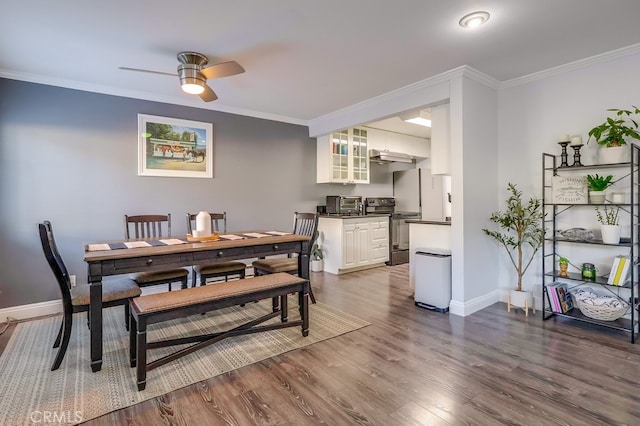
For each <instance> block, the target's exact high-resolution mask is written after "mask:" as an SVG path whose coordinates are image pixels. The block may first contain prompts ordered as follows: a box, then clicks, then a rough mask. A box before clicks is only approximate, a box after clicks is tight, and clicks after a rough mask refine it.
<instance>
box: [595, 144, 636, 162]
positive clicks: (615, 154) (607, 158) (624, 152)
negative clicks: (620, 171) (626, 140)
mask: <svg viewBox="0 0 640 426" xmlns="http://www.w3.org/2000/svg"><path fill="white" fill-rule="evenodd" d="M630 158H631V148H629V145H622V146H612V147H610V148H607V147H604V146H601V147H600V149H599V151H598V160H599V161H600V164H615V163H626V162H628V161H629V160H630Z"/></svg>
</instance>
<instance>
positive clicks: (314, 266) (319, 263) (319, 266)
mask: <svg viewBox="0 0 640 426" xmlns="http://www.w3.org/2000/svg"><path fill="white" fill-rule="evenodd" d="M309 268H310V269H311V271H312V272H322V270H323V269H324V261H323V260H322V259H318V260H311V263H310V266H309Z"/></svg>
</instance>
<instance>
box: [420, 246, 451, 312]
mask: <svg viewBox="0 0 640 426" xmlns="http://www.w3.org/2000/svg"><path fill="white" fill-rule="evenodd" d="M414 259H415V263H416V265H415V275H416V276H415V283H416V288H415V296H414V300H415V304H416V306H419V307H421V308H426V309H431V310H434V311H436V312H442V313H444V312H448V311H449V303H451V250H443V249H437V248H428V247H426V248H425V247H423V248H417V249H416V253H415V256H414Z"/></svg>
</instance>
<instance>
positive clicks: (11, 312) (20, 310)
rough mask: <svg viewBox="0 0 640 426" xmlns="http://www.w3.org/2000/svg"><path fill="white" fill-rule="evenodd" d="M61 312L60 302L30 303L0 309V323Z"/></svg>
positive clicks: (159, 289) (157, 289) (161, 288)
mask: <svg viewBox="0 0 640 426" xmlns="http://www.w3.org/2000/svg"><path fill="white" fill-rule="evenodd" d="M173 286H174V288H176V287H180V285H179V284H175V283H174V284H173ZM165 291H167V285H166V284H161V285H154V286H149V287H144V288H143V289H142V294H155V293H164V292H165ZM61 312H62V300H60V299H58V300H49V301H47V302H39V303H31V304H29V305H19V306H10V307H8V308H2V309H0V322H5V321H6V320H7V318H12V319H16V320H25V319H31V318H37V317H42V316H47V315H54V314H59V313H61Z"/></svg>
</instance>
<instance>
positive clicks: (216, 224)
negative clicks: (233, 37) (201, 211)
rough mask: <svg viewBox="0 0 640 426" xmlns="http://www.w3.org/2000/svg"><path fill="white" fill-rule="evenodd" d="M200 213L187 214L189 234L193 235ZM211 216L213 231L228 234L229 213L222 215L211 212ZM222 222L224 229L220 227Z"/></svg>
mask: <svg viewBox="0 0 640 426" xmlns="http://www.w3.org/2000/svg"><path fill="white" fill-rule="evenodd" d="M197 216H198V213H187V234H193V229H194V228H195V225H196V217H197ZM209 216H211V231H212V232H213V231H215V232H221V233H223V234H224V233H226V232H227V212H222V213H211V212H209ZM220 222H222V228H221V227H220Z"/></svg>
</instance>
